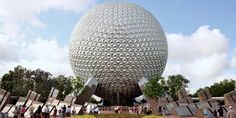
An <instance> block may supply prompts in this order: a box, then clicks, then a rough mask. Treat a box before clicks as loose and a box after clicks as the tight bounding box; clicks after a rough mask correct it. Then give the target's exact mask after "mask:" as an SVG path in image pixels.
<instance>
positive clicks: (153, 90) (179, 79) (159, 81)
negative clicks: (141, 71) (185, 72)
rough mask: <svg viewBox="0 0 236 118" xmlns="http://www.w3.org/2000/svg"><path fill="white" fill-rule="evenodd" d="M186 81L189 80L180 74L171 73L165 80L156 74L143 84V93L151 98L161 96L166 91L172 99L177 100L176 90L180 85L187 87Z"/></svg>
mask: <svg viewBox="0 0 236 118" xmlns="http://www.w3.org/2000/svg"><path fill="white" fill-rule="evenodd" d="M188 83H189V80H188V79H186V78H185V77H184V76H182V75H171V76H168V78H167V80H165V79H164V78H163V77H160V76H157V77H155V78H153V79H150V80H149V82H148V83H147V84H146V85H145V88H144V93H145V94H146V95H147V96H148V97H151V98H157V97H163V96H164V94H165V93H168V94H169V95H171V97H172V98H173V99H174V100H177V99H178V98H177V94H176V93H177V91H178V90H180V89H181V87H187V84H188Z"/></svg>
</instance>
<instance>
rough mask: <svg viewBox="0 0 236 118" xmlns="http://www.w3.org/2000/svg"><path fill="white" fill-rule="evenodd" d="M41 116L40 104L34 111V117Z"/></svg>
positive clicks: (38, 117) (39, 117)
mask: <svg viewBox="0 0 236 118" xmlns="http://www.w3.org/2000/svg"><path fill="white" fill-rule="evenodd" d="M41 116H42V106H41V105H39V107H38V109H37V110H36V112H35V117H36V118H41Z"/></svg>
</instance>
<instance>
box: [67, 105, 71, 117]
mask: <svg viewBox="0 0 236 118" xmlns="http://www.w3.org/2000/svg"><path fill="white" fill-rule="evenodd" d="M70 115H71V107H70V106H68V107H67V109H66V116H67V117H70Z"/></svg>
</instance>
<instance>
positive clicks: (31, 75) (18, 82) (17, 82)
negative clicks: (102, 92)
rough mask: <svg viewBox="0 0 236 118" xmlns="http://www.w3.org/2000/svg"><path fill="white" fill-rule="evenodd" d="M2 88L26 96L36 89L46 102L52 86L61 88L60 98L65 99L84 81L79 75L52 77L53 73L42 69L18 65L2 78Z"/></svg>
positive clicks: (15, 94) (41, 98)
mask: <svg viewBox="0 0 236 118" xmlns="http://www.w3.org/2000/svg"><path fill="white" fill-rule="evenodd" d="M0 84H1V88H2V89H5V90H7V91H9V92H11V94H12V95H13V96H26V95H27V92H28V90H34V91H35V92H37V93H39V94H41V97H40V101H42V102H45V101H46V100H47V97H48V94H49V93H50V90H51V88H52V87H55V88H56V89H58V90H59V95H58V99H60V100H63V99H64V97H65V96H66V95H68V94H71V93H72V92H73V91H79V90H80V89H81V88H82V87H83V82H82V81H81V79H80V78H78V77H72V76H69V77H66V76H64V75H59V76H56V77H52V74H51V73H49V72H46V71H43V70H41V69H36V70H29V69H26V68H24V67H22V66H17V67H15V68H14V70H10V71H9V72H8V73H6V74H4V75H3V76H2V78H1V83H0Z"/></svg>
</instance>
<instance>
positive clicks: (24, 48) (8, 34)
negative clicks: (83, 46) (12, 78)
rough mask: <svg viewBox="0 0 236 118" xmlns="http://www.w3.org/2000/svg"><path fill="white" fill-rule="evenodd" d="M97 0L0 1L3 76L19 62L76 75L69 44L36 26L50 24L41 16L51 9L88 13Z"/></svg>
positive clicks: (0, 62)
mask: <svg viewBox="0 0 236 118" xmlns="http://www.w3.org/2000/svg"><path fill="white" fill-rule="evenodd" d="M95 3H96V1H95V0H50V1H48V0H40V1H33V0H20V1H19V0H13V1H8V0H0V76H1V75H2V74H4V73H6V72H7V71H8V70H10V69H13V68H14V67H15V66H16V65H22V66H24V67H27V68H30V69H36V68H41V69H43V70H45V71H49V72H52V73H53V74H56V75H58V74H67V75H72V70H71V69H70V66H69V64H68V63H69V61H68V59H67V53H68V50H67V47H66V46H60V45H59V44H58V42H57V38H56V37H55V38H48V39H42V38H41V36H38V34H37V32H35V31H34V28H35V27H37V28H44V27H46V26H47V24H45V23H44V22H42V21H41V20H40V19H39V16H40V15H41V14H42V13H46V12H48V11H49V10H55V11H58V10H59V11H62V12H73V13H76V14H79V13H82V12H84V11H85V10H86V9H88V8H89V7H91V6H93V5H95Z"/></svg>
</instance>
